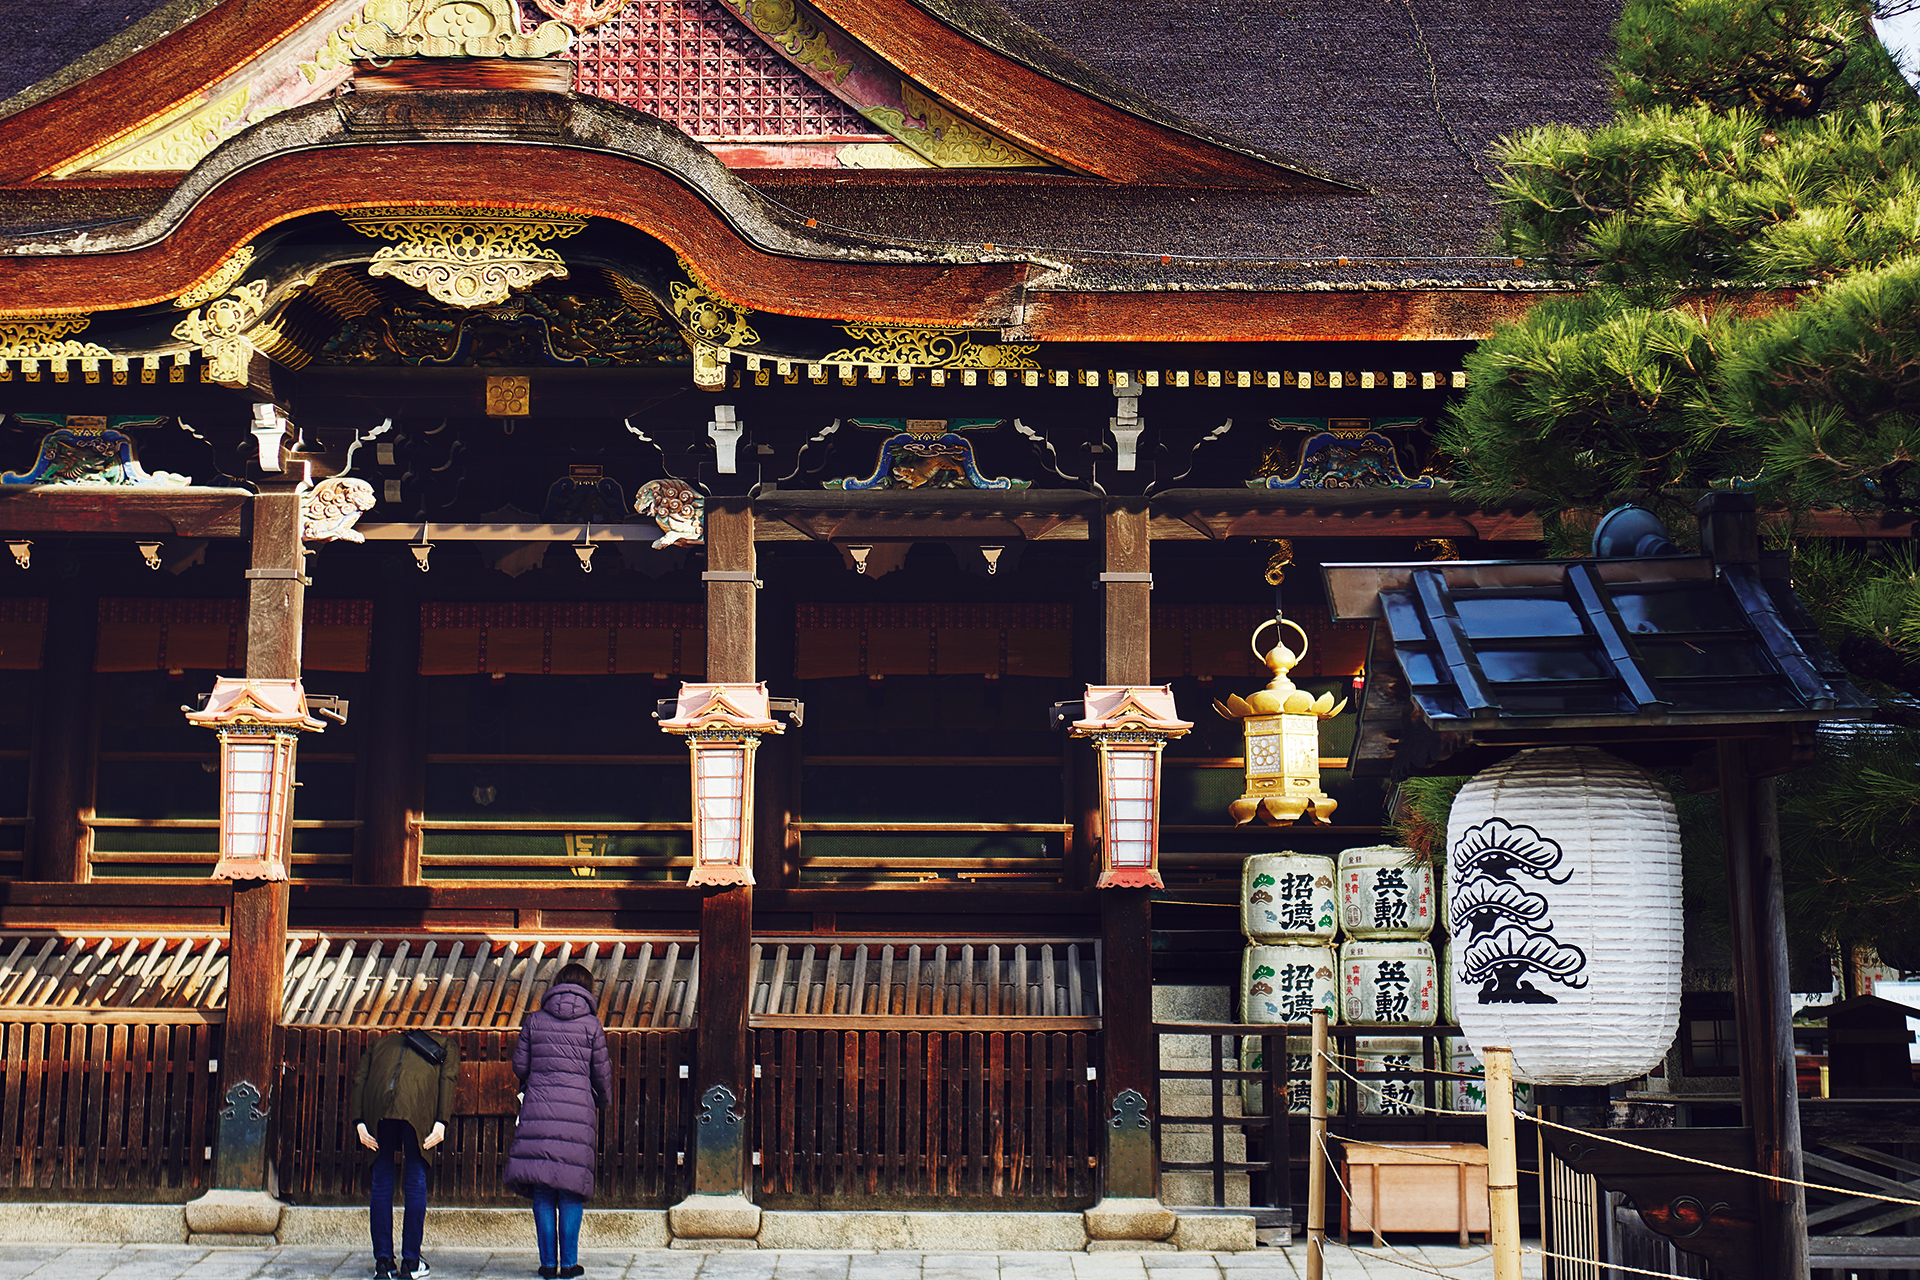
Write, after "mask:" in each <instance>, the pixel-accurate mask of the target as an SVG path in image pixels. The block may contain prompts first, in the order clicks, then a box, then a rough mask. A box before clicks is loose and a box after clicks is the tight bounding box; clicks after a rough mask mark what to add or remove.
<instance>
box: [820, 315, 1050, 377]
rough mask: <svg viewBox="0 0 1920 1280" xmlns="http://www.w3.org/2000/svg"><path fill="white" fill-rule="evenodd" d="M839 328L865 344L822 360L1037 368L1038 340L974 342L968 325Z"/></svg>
mask: <svg viewBox="0 0 1920 1280" xmlns="http://www.w3.org/2000/svg"><path fill="white" fill-rule="evenodd" d="M838 328H839V330H840V332H842V333H844V334H846V335H847V337H848V338H850V339H852V340H853V341H855V342H858V343H864V344H865V345H864V346H854V347H842V348H840V349H839V350H838V351H832V352H829V353H827V354H826V355H824V356H822V357H820V362H821V363H822V364H885V365H917V366H919V367H922V368H933V369H1035V368H1038V367H1039V366H1038V365H1037V364H1036V363H1035V362H1034V359H1033V357H1034V355H1035V353H1037V352H1038V351H1039V350H1040V344H1039V343H1037V342H1020V343H1012V342H1003V343H990V342H975V341H974V340H973V337H972V335H971V334H970V333H969V332H968V331H967V330H965V329H912V328H881V327H879V326H874V325H840V326H838Z"/></svg>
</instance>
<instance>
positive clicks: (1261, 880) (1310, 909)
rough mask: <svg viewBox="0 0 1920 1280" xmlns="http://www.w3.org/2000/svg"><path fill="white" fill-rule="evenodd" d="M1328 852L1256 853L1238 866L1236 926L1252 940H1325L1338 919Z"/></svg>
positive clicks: (1338, 906) (1338, 907) (1338, 901)
mask: <svg viewBox="0 0 1920 1280" xmlns="http://www.w3.org/2000/svg"><path fill="white" fill-rule="evenodd" d="M1333 874H1334V863H1333V859H1332V858H1323V857H1321V856H1319V855H1318V854H1312V853H1257V854H1255V855H1253V856H1252V857H1251V858H1248V859H1247V860H1246V861H1245V862H1244V863H1242V864H1241V866H1240V931H1241V932H1242V933H1244V934H1246V935H1247V936H1248V937H1249V938H1251V939H1253V940H1254V941H1255V942H1307V941H1319V942H1331V941H1333V935H1334V932H1335V930H1336V929H1337V928H1338V927H1339V921H1340V898H1339V893H1338V889H1337V887H1336V886H1335V884H1334V881H1333Z"/></svg>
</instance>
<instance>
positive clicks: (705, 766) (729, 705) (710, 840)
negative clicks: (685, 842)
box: [660, 684, 785, 885]
mask: <svg viewBox="0 0 1920 1280" xmlns="http://www.w3.org/2000/svg"><path fill="white" fill-rule="evenodd" d="M660 727H661V728H662V729H664V730H666V731H667V732H668V733H677V734H679V735H680V736H681V737H684V738H685V739H686V740H687V748H688V750H689V752H690V753H691V755H692V761H691V763H692V775H693V872H692V874H690V875H689V876H688V877H687V883H688V884H721V885H727V884H752V883H753V753H754V750H755V749H756V748H757V747H759V745H760V739H761V738H762V737H764V736H765V735H767V734H769V733H783V732H785V726H784V725H782V724H781V723H780V722H779V721H777V720H775V719H774V718H773V713H772V706H771V703H770V701H769V699H768V697H767V686H766V685H764V684H683V685H681V686H680V697H679V699H678V701H677V703H676V704H675V706H674V714H673V717H672V719H669V720H662V721H661V722H660Z"/></svg>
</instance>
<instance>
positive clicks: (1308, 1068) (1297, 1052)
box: [1240, 1036, 1340, 1116]
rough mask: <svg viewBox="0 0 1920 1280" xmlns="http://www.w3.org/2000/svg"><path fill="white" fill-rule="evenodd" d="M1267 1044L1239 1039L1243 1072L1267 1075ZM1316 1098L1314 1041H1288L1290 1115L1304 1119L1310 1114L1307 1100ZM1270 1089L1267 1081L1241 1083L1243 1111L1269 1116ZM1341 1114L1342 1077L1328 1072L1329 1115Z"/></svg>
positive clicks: (1252, 1038)
mask: <svg viewBox="0 0 1920 1280" xmlns="http://www.w3.org/2000/svg"><path fill="white" fill-rule="evenodd" d="M1266 1043H1268V1042H1267V1041H1264V1040H1262V1039H1261V1038H1260V1037H1259V1036H1242V1037H1240V1069H1241V1070H1242V1071H1264V1070H1266V1066H1267V1059H1266V1053H1265V1051H1264V1050H1263V1048H1262V1045H1264V1044H1266ZM1312 1096H1313V1041H1312V1040H1311V1039H1309V1038H1308V1037H1306V1036H1288V1037H1287V1113H1288V1114H1289V1115H1296V1116H1304V1115H1306V1114H1307V1113H1308V1111H1309V1107H1308V1105H1307V1100H1308V1099H1309V1098H1311V1097H1312ZM1266 1097H1267V1088H1266V1081H1264V1080H1242V1081H1241V1082H1240V1101H1241V1104H1242V1106H1241V1109H1242V1110H1243V1111H1245V1112H1246V1114H1247V1115H1250V1116H1263V1115H1265V1114H1267V1106H1266ZM1339 1111H1340V1073H1339V1072H1337V1071H1335V1070H1333V1069H1332V1068H1331V1067H1329V1068H1328V1069H1327V1114H1328V1115H1337V1114H1339Z"/></svg>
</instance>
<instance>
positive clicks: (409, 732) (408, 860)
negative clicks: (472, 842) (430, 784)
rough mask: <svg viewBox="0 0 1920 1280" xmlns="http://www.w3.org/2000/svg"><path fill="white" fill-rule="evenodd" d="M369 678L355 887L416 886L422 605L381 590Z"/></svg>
mask: <svg viewBox="0 0 1920 1280" xmlns="http://www.w3.org/2000/svg"><path fill="white" fill-rule="evenodd" d="M370 667H371V670H370V671H369V672H368V676H369V679H368V681H367V685H368V688H367V694H368V697H367V703H368V705H367V707H366V708H365V709H364V710H361V709H360V708H358V707H356V708H355V712H356V717H357V716H359V715H364V716H365V717H366V729H365V733H366V739H365V741H366V758H365V764H366V775H365V776H366V793H365V794H366V802H365V805H364V808H363V811H362V812H363V816H362V826H361V828H360V847H359V856H358V857H357V858H356V859H355V866H354V879H355V880H356V881H357V882H358V883H360V884H383V885H400V884H418V883H419V882H420V828H419V825H418V824H419V821H420V819H421V818H422V817H423V816H424V812H423V810H424V808H425V802H424V795H423V792H424V789H425V788H424V783H425V781H426V773H425V768H424V765H425V761H424V758H423V757H422V755H421V752H420V750H419V737H418V729H419V712H418V707H417V705H416V703H417V701H418V693H419V687H420V682H419V668H420V602H419V600H418V599H417V598H415V597H414V596H412V595H411V594H407V593H402V592H398V591H391V590H389V591H386V592H383V593H382V594H381V595H380V596H379V597H378V598H376V599H375V600H374V602H373V652H372V654H371V658H370Z"/></svg>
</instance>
